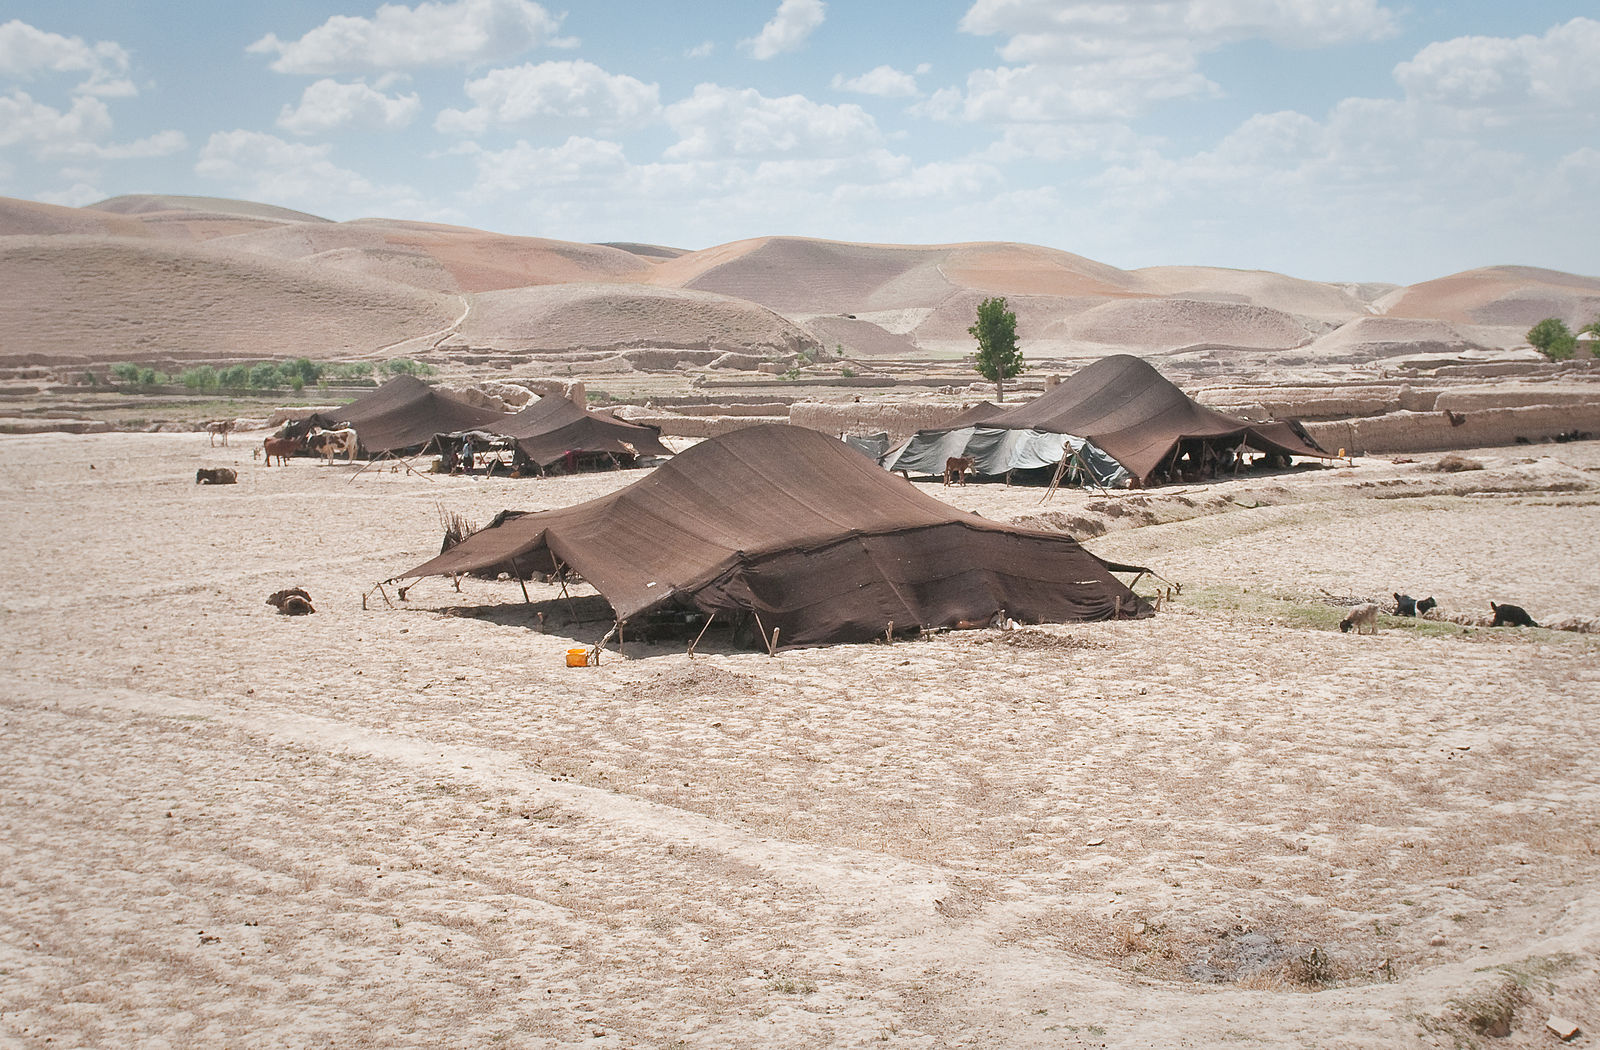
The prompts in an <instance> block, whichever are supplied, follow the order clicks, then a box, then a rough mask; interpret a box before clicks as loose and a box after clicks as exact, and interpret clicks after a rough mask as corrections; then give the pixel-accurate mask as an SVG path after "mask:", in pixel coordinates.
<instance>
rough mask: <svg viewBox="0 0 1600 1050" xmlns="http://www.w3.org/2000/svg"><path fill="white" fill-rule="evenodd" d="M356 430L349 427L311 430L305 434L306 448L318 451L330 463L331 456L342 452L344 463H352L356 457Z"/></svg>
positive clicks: (331, 460)
mask: <svg viewBox="0 0 1600 1050" xmlns="http://www.w3.org/2000/svg"><path fill="white" fill-rule="evenodd" d="M357 444H359V442H358V441H357V440H356V432H355V430H353V429H352V428H350V427H344V428H343V429H340V430H313V431H312V432H311V433H310V434H308V435H306V448H308V449H310V450H311V451H312V452H316V453H319V454H320V455H322V456H323V458H325V459H326V460H327V461H328V462H329V463H330V464H331V463H332V462H333V457H334V456H336V455H338V454H339V453H341V452H343V453H344V455H345V462H346V463H354V462H355V459H356V445H357Z"/></svg>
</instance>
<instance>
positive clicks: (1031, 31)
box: [961, 0, 1396, 62]
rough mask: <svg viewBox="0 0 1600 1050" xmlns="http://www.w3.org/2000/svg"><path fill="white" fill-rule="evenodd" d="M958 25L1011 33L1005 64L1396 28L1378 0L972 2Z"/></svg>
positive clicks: (1316, 40)
mask: <svg viewBox="0 0 1600 1050" xmlns="http://www.w3.org/2000/svg"><path fill="white" fill-rule="evenodd" d="M961 28H962V29H963V30H964V31H966V32H968V33H974V34H976V35H979V36H991V35H996V34H998V35H1003V36H1006V37H1007V38H1008V39H1007V41H1006V43H1005V44H1004V45H1003V46H1002V48H1001V52H1000V54H1001V57H1002V58H1004V59H1005V60H1006V61H1008V62H1030V61H1036V60H1040V59H1047V60H1048V59H1071V60H1085V59H1088V60H1098V59H1100V58H1102V57H1105V56H1107V55H1112V54H1117V53H1129V52H1137V51H1146V50H1151V49H1161V50H1168V49H1174V48H1181V49H1185V50H1189V51H1207V50H1211V49H1213V48H1216V47H1219V46H1221V45H1222V44H1226V43H1231V42H1235V41H1240V40H1255V39H1263V40H1270V41H1272V42H1274V43H1278V44H1283V45H1287V46H1291V47H1319V46H1326V45H1328V44H1335V43H1343V42H1347V41H1351V40H1376V39H1381V38H1383V37H1386V36H1390V35H1393V33H1394V32H1395V31H1396V24H1395V19H1394V14H1393V12H1391V11H1390V10H1389V9H1388V8H1386V7H1384V6H1383V5H1382V4H1380V3H1378V0H1122V2H1120V3H1107V2H1104V0H975V2H974V3H973V5H972V7H971V8H969V9H968V11H967V13H966V15H965V16H963V18H962V19H961Z"/></svg>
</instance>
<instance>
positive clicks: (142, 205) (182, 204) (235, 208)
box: [85, 193, 331, 222]
mask: <svg viewBox="0 0 1600 1050" xmlns="http://www.w3.org/2000/svg"><path fill="white" fill-rule="evenodd" d="M85 210H87V211H108V212H112V213H114V214H117V215H140V216H145V215H154V214H159V213H163V212H187V213H190V214H196V215H230V216H233V217H235V218H241V219H266V220H268V221H271V222H329V221H331V220H328V219H324V218H322V217H321V216H318V215H312V214H310V213H309V212H303V211H295V210H294V209H292V208H279V207H277V206H276V205H272V204H257V203H256V202H254V201H236V200H229V199H228V198H225V197H183V196H175V195H172V194H162V193H136V194H129V195H126V196H121V197H110V198H107V199H106V200H103V201H101V202H100V203H98V204H90V205H86V206H85Z"/></svg>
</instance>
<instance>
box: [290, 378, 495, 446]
mask: <svg viewBox="0 0 1600 1050" xmlns="http://www.w3.org/2000/svg"><path fill="white" fill-rule="evenodd" d="M508 418H510V417H509V416H508V415H507V414H506V413H505V412H501V411H498V410H497V409H493V408H480V407H479V406H477V405H469V404H467V402H465V401H459V400H457V399H456V398H453V397H451V396H450V395H449V394H446V393H443V392H442V391H439V390H435V389H434V388H433V387H431V386H429V385H428V384H427V383H424V382H423V381H422V380H420V379H416V378H414V377H412V376H396V377H394V378H393V379H391V380H389V381H388V382H387V383H385V384H383V385H382V386H380V387H379V388H378V389H376V390H374V391H373V392H372V393H370V394H368V395H366V396H365V397H359V398H357V399H356V400H354V401H352V402H350V403H349V404H348V405H346V406H344V407H343V408H340V409H335V410H333V411H330V412H318V413H315V414H313V415H312V416H310V417H309V418H308V419H306V420H305V421H304V423H303V424H301V426H302V427H304V429H306V430H309V429H310V428H311V427H327V428H329V429H333V428H338V427H346V426H348V427H354V428H355V431H356V437H357V438H358V439H359V440H360V442H361V447H362V448H363V449H365V450H366V454H367V455H368V456H374V455H382V454H384V453H389V454H394V453H398V452H401V451H404V450H407V449H417V448H421V447H422V446H424V445H426V444H428V442H430V441H432V440H433V437H434V435H435V434H451V433H457V432H460V431H464V430H488V431H493V430H495V427H496V426H497V425H498V424H499V423H500V421H501V420H504V419H508Z"/></svg>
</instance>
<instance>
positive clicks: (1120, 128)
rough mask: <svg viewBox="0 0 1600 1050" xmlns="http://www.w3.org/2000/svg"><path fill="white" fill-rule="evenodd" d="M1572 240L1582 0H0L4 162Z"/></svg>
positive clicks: (1250, 247)
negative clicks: (563, 1)
mask: <svg viewBox="0 0 1600 1050" xmlns="http://www.w3.org/2000/svg"><path fill="white" fill-rule="evenodd" d="M127 193H175V194H201V195H207V196H219V197H236V198H242V199H248V200H256V201H262V202H265V203H269V204H277V205H282V206H285V207H290V208H296V209H300V210H303V211H308V212H312V213H315V214H318V215H323V216H326V217H328V218H332V219H353V218H359V217H364V216H384V217H391V218H404V219H420V220H431V221H440V222H450V223H458V224H462V225H468V226H477V227H481V228H484V229H490V230H496V231H499V232H504V233H517V234H529V235H535V236H544V237H557V238H562V239H568V240H578V241H609V240H631V241H644V242H651V243H657V244H668V245H674V246H677V247H683V248H704V247H709V246H711V245H715V244H720V243H723V242H726V241H732V240H737V239H740V238H744V237H754V236H763V235H767V234H793V235H800V236H814V237H827V238H835V239H840V240H851V241H870V242H890V243H916V244H931V243H944V242H951V241H969V240H1010V241H1026V242H1030V243H1035V244H1043V245H1048V246H1050V247H1053V248H1060V249H1062V250H1065V251H1069V252H1075V253H1077V254H1080V255H1085V256H1088V257H1090V258H1092V259H1096V260H1099V261H1101V262H1106V263H1110V264H1111V265H1114V266H1120V267H1124V268H1130V269H1131V268H1136V267H1141V266H1154V265H1205V266H1226V267H1234V268H1238V269H1263V270H1273V271H1278V272H1281V273H1288V274H1291V275H1294V276H1298V277H1306V278H1312V279H1316V280H1328V281H1393V282H1397V283H1413V282H1416V281H1422V280H1427V279H1430V278H1433V277H1439V276H1443V275H1446V274H1449V273H1454V272H1458V271H1461V270H1465V269H1470V268H1473V267H1477V266H1486V265H1495V264H1515V265H1527V266H1543V267H1549V268H1552V269H1558V270H1568V271H1571V272H1575V273H1580V274H1590V275H1593V274H1600V262H1597V261H1596V258H1595V252H1596V247H1595V243H1596V233H1597V232H1600V11H1597V10H1596V7H1595V4H1594V0H1582V2H1579V0H1524V2H1522V3H1517V4H1512V3H1507V2H1504V0H1493V2H1489V0H1462V2H1451V3H1445V2H1438V0H1419V2H1416V3H1413V4H1409V5H1403V4H1399V3H1387V2H1384V0H1121V2H1118V0H1098V2H1075V0H961V2H949V0H920V2H918V3H905V2H898V0H871V2H861V0H852V2H847V0H827V2H824V0H754V2H745V3H733V2H728V0H697V2H692V3H691V2H678V0H657V2H652V3H641V2H624V0H592V2H582V3H578V4H574V5H571V6H567V7H560V6H555V5H546V4H541V3H536V2H534V0H436V2H421V3H409V4H407V3H390V4H382V5H380V4H376V3H373V2H372V0H277V2H275V3H273V4H270V5H267V4H260V5H257V4H237V5H236V4H221V3H211V4H197V3H193V2H192V0H191V2H184V3H178V2H173V0H168V2H158V0H73V2H72V3H69V4H63V3H60V2H58V0H50V2H42V0H7V2H5V3H4V4H0V195H3V196H11V197H21V198H26V199H31V200H40V201H47V202H51V203H57V204H70V205H82V204H89V203H93V202H94V201H98V200H101V199H104V198H106V197H110V196H116V195H119V194H127Z"/></svg>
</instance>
